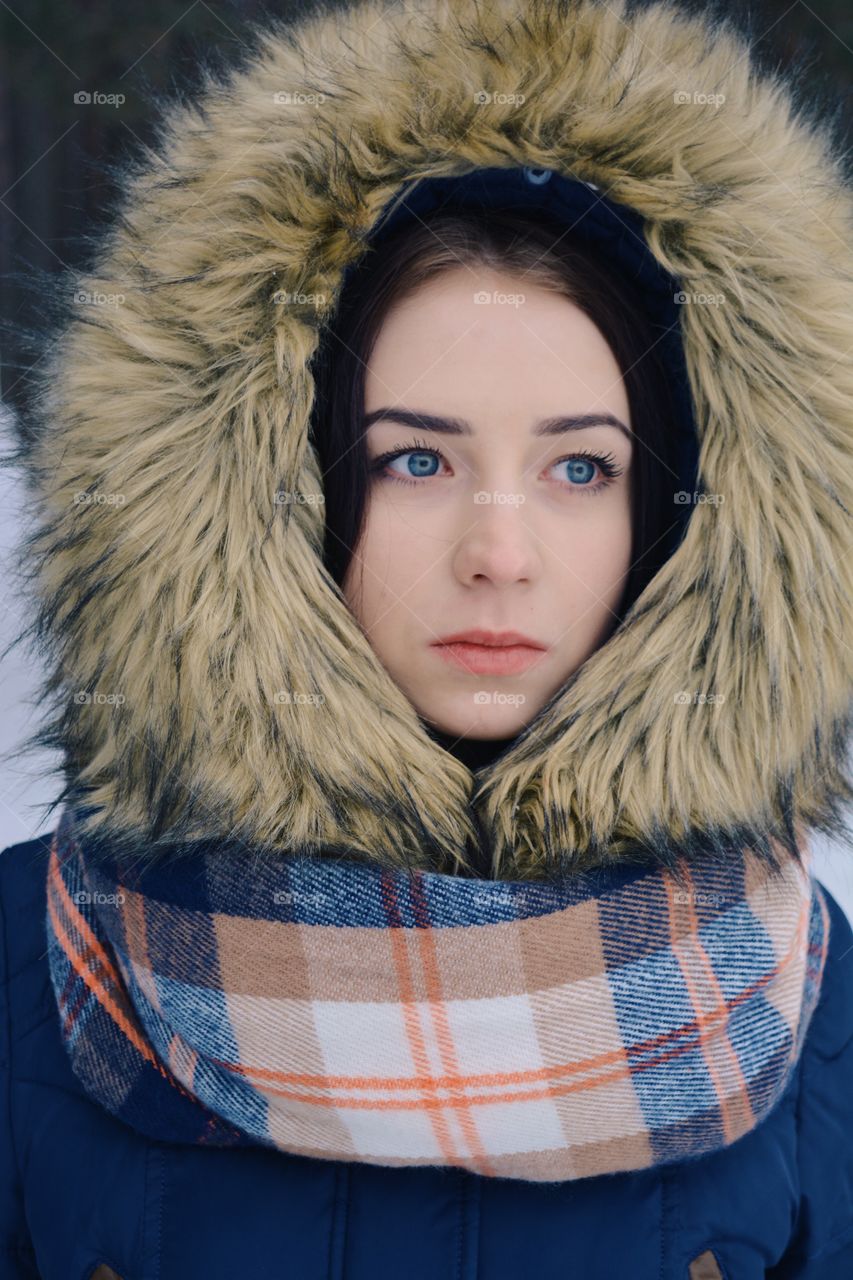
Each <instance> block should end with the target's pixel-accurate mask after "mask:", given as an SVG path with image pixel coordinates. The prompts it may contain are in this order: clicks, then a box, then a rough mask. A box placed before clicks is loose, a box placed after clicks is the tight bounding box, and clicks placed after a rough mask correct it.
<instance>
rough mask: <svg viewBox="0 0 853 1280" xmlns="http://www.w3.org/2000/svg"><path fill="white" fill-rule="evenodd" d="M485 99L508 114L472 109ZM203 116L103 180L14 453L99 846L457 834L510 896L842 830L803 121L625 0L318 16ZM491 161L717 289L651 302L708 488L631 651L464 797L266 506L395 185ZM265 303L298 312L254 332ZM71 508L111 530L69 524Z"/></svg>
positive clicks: (841, 426) (425, 843)
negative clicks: (817, 828) (119, 836)
mask: <svg viewBox="0 0 853 1280" xmlns="http://www.w3.org/2000/svg"><path fill="white" fill-rule="evenodd" d="M481 89H486V90H488V91H491V92H504V93H507V94H518V93H521V94H524V95H525V102H524V104H523V105H522V106H518V105H517V104H512V103H509V104H506V105H501V104H499V103H493V104H490V105H489V106H488V107H483V106H482V105H478V104H476V103H475V100H474V95H475V93H476V92H477V91H478V90H481ZM678 90H685V91H688V92H691V93H692V92H693V91H697V92H700V93H701V92H706V93H724V94H725V95H726V97H725V102H724V104H723V105H721V106H719V107H718V108H717V109H716V110H715V109H714V108H713V107H709V106H705V105H699V104H694V103H691V104H686V105H685V104H681V103H675V102H674V93H675V92H676V91H678ZM282 91H289V92H291V93H295V92H303V93H309V94H310V93H323V94H326V95H327V96H326V98H325V101H320V102H319V103H317V104H311V103H308V104H305V105H301V106H297V105H289V106H288V105H279V104H277V103H276V102H275V101H274V94H275V93H277V92H282ZM202 107H203V114H202V111H201V110H200V109H199V108H197V107H196V106H194V105H192V104H189V105H186V104H174V105H172V106H171V107H170V108H169V110H168V113H167V116H166V119H165V121H164V125H163V133H162V140H161V142H160V144H159V146H158V148H157V152H156V155H155V154H148V155H147V156H146V157H145V159H144V162H143V163H140V165H139V166H138V167H137V170H136V171H135V172H134V173H132V174H131V173H128V175H127V177H126V180H125V188H124V199H123V205H122V219H121V220H120V221H118V222H117V223H116V225H115V228H114V230H113V231H112V232H111V234H110V235H109V237H108V238H106V239H105V241H104V242H103V244H102V247H101V249H100V251H99V253H98V256H97V260H96V264H95V270H93V271H92V272H90V273H89V274H87V275H86V276H85V277H84V278H83V279H81V280H79V281H77V283H76V287H78V288H82V289H89V290H95V289H99V290H102V291H104V292H108V293H120V294H123V295H124V299H125V300H124V302H123V304H122V305H118V306H89V307H75V308H73V313H74V314H73V317H72V319H71V320H70V322H69V324H68V326H67V328H66V329H65V331H64V333H63V334H62V337H61V341H59V342H58V343H57V344H56V347H55V350H54V351H52V352H51V353H50V356H49V358H48V360H47V362H46V375H45V378H44V384H43V391H42V400H43V403H42V406H41V413H42V416H43V428H42V430H41V431H40V433H39V435H38V438H37V440H36V442H35V443H34V444H32V445H31V446H29V447H28V449H27V459H26V466H27V471H28V474H29V476H30V479H31V483H32V486H33V492H34V494H35V495H36V496H37V499H38V517H37V519H38V529H37V532H36V536H35V537H34V539H33V542H32V546H31V547H30V548H29V550H28V552H27V554H28V555H29V557H30V560H31V563H32V564H33V565H35V566H36V578H37V584H38V587H37V590H38V598H39V606H40V609H41V617H40V624H39V629H40V632H41V635H42V638H43V640H44V641H45V643H46V644H47V646H48V648H49V651H50V653H51V657H52V664H53V666H52V670H53V678H54V686H53V687H54V688H55V689H56V691H57V692H56V694H55V695H54V697H55V700H56V710H55V733H56V738H57V741H61V742H62V743H63V744H64V746H65V748H66V750H67V752H68V757H69V762H70V763H69V779H70V781H71V782H72V784H73V783H74V782H75V781H77V782H81V783H83V784H85V785H87V786H89V787H91V788H92V791H91V792H90V794H89V796H88V800H89V802H90V803H93V804H96V805H99V806H102V807H103V808H102V811H101V813H100V814H99V815H98V816H97V821H96V822H95V823H93V828H94V827H97V826H99V825H100V824H102V823H103V824H105V828H104V829H107V830H109V831H111V832H112V831H115V832H129V831H133V832H135V833H137V835H138V837H139V841H140V845H139V847H140V849H142V850H145V849H148V850H153V849H154V848H156V847H159V845H160V844H162V843H163V842H164V841H165V840H167V839H181V840H184V839H190V838H193V837H196V836H199V837H209V838H213V839H221V838H223V837H226V836H231V837H233V839H234V840H235V841H237V842H242V843H243V844H245V845H246V846H249V845H254V844H258V843H260V844H264V845H268V846H273V847H275V848H279V849H281V850H293V849H297V848H300V847H302V846H306V845H307V846H310V847H311V848H317V847H319V846H320V845H323V846H331V847H333V848H334V849H336V850H338V851H344V850H346V851H349V852H350V853H354V854H357V855H359V856H366V857H370V858H376V859H381V860H387V861H388V862H389V863H401V864H414V865H420V866H431V867H433V868H436V869H442V870H449V869H455V868H460V867H462V866H463V862H462V859H463V853H464V850H465V845H466V840H467V839H468V837H470V836H473V834H474V833H475V826H476V822H477V821H479V823H480V824H482V828H481V830H482V834H483V836H484V839H485V843H486V846H487V847H488V848H489V849H490V850H491V852H492V853H493V856H494V862H493V871H494V873H495V874H503V875H505V876H510V877H515V878H525V877H529V876H537V875H541V874H544V873H545V871H546V870H547V868H549V867H551V866H553V865H554V864H555V860H556V859H558V858H559V857H560V856H562V857H563V858H564V859H568V862H569V864H570V865H571V866H573V867H578V868H583V867H587V866H590V865H592V864H594V863H597V862H601V861H604V860H607V859H610V858H613V857H621V856H632V854H631V851H632V850H637V849H641V850H642V849H644V850H654V849H655V848H657V847H659V844H660V842H661V841H663V842H664V844H666V842H667V841H669V842H670V844H675V845H676V846H677V845H678V844H679V842H681V843H682V846H683V847H687V846H688V845H690V847H693V844H694V843H695V842H696V841H699V843H701V840H702V839H703V838H706V837H707V839H708V840H710V841H711V842H712V844H713V841H714V840H715V838H716V835H717V834H721V835H725V834H726V833H732V832H733V833H745V834H746V835H747V836H750V837H751V838H754V839H755V840H757V841H759V842H760V841H761V839H762V837H763V836H764V835H766V834H767V833H781V834H783V835H784V833H785V832H790V830H791V825H792V823H793V822H804V823H806V824H824V825H825V826H827V827H828V828H829V827H831V828H832V829H837V827H838V812H839V805H840V804H841V803H842V802H845V801H847V800H848V799H849V797H850V783H849V777H848V775H847V774H846V772H845V764H844V744H845V742H846V739H847V733H848V729H849V713H850V705H851V688H853V681H852V680H851V676H853V649H851V626H850V622H851V605H850V601H851V585H853V581H852V580H853V557H851V519H850V513H851V510H853V462H852V461H851V459H853V452H852V450H853V426H851V423H853V363H851V347H853V341H851V339H853V308H851V302H853V288H851V284H853V247H852V246H853V217H852V216H851V213H853V205H852V204H851V192H850V189H849V187H847V186H845V182H844V178H843V174H842V168H841V162H840V160H839V159H838V156H837V154H836V153H835V151H834V143H833V142H832V140H831V137H830V133H829V129H828V127H827V126H825V125H824V124H822V123H821V122H820V121H818V120H816V119H814V118H810V119H807V118H805V117H798V115H797V114H796V111H795V109H794V107H793V105H792V102H791V100H790V96H789V92H788V89H787V87H786V85H785V84H784V82H783V81H781V80H778V79H774V78H771V77H769V76H761V75H759V74H758V73H757V71H756V70H755V68H754V67H752V66H751V63H750V57H749V53H748V48H747V45H746V43H745V41H744V40H743V38H742V37H739V36H737V35H736V34H735V33H734V32H733V31H732V30H730V29H729V28H728V27H714V26H713V25H712V24H711V22H710V20H709V19H704V18H700V17H687V16H685V15H684V14H683V13H680V12H679V10H678V9H676V8H675V7H673V6H671V5H669V4H666V3H663V4H655V5H653V6H652V7H650V8H648V9H647V10H646V11H644V12H640V13H637V14H636V15H634V16H627V14H626V11H625V9H624V8H623V5H622V4H621V2H620V0H608V3H607V5H606V6H605V5H602V4H598V3H594V2H589V0H576V2H575V0H572V2H571V3H566V4H559V3H557V4H555V3H552V2H550V0H549V2H548V3H539V2H537V3H533V4H529V5H524V4H521V5H520V4H519V3H518V0H489V2H488V3H479V4H478V3H475V2H474V0H442V2H441V3H434V2H433V0H430V2H429V3H427V2H421V0H405V3H402V4H395V5H393V6H390V7H389V6H385V5H382V4H379V3H375V2H370V0H369V2H367V3H362V4H359V5H357V7H354V8H353V9H352V10H350V11H348V12H347V13H345V14H341V13H329V14H323V13H318V14H316V15H314V16H313V17H310V18H308V19H304V20H303V21H302V22H301V23H300V24H299V25H297V26H296V27H295V28H287V27H284V26H282V27H281V28H280V29H275V30H272V31H267V32H261V33H259V45H258V49H257V51H256V52H255V53H254V54H253V56H252V57H251V58H250V59H249V61H248V63H247V64H246V65H245V66H244V67H243V68H241V69H240V70H238V71H236V72H234V73H232V76H231V78H230V80H229V82H228V83H227V86H224V85H222V84H218V83H217V82H215V81H214V79H213V78H212V77H208V82H207V84H206V86H205V91H204V96H203V100H202ZM522 164H530V165H534V166H545V167H550V168H557V169H561V170H562V171H564V172H566V173H570V174H573V175H576V176H577V177H580V178H583V179H585V180H587V181H592V182H595V183H597V184H598V185H599V186H600V188H601V189H602V191H603V192H604V193H606V194H607V195H609V196H611V197H612V198H613V199H615V200H617V201H621V202H624V203H626V204H629V205H633V206H634V207H635V208H636V209H637V210H638V211H639V212H640V213H641V214H642V215H643V216H644V217H645V218H646V219H647V223H648V240H649V243H650V245H651V247H652V249H653V251H654V253H655V254H656V256H657V257H658V259H659V260H660V262H661V263H662V264H663V265H664V266H665V267H667V268H668V269H669V270H670V271H672V272H673V273H674V274H676V275H679V276H680V277H681V279H682V282H683V286H684V288H685V289H686V290H691V291H696V292H702V293H719V292H721V293H723V294H724V295H725V297H726V301H725V303H724V304H722V305H720V306H716V307H715V306H708V305H685V306H683V307H682V308H681V316H682V324H683V337H684V342H685V350H686V356H687V363H688V368H689V373H690V379H691V386H692V390H693V394H694V397H695V404H696V417H697V421H698V423H699V428H700V432H701V457H700V466H701V472H702V478H703V480H704V486H705V489H706V490H707V491H708V492H709V493H712V494H721V495H723V502H722V504H721V505H720V506H716V505H711V504H697V505H696V507H695V509H694V511H693V514H692V517H691V522H690V526H689V529H688V532H687V536H686V539H685V541H684V542H683V543H682V545H681V546H680V547H679V549H678V551H677V552H676V554H675V555H674V556H673V557H672V559H671V560H670V561H669V562H668V563H667V564H666V566H665V567H664V568H663V569H662V570H661V572H660V573H659V574H658V575H657V577H656V578H655V580H654V581H653V582H652V583H651V584H650V586H649V587H648V588H647V589H646V591H645V592H644V594H643V596H642V597H641V598H640V600H639V601H638V602H637V604H636V605H635V608H634V609H633V610H632V613H631V615H630V616H629V618H628V620H627V622H626V623H625V624H624V625H623V626H622V627H621V628H620V630H619V631H618V632H617V633H616V634H614V635H613V637H612V638H611V639H610V641H609V642H608V643H607V644H605V645H604V646H603V647H602V648H601V649H599V650H598V651H597V652H596V653H595V654H594V655H593V656H592V657H591V658H590V659H589V661H587V662H586V663H585V664H584V666H583V667H582V668H581V670H580V671H579V672H578V673H577V676H576V678H574V679H573V680H572V681H570V682H569V684H568V685H567V687H566V688H565V690H564V691H563V692H562V693H561V695H560V696H559V697H558V698H557V699H555V700H554V702H553V705H551V706H550V708H548V709H546V711H545V712H544V713H543V714H542V715H541V716H540V717H539V718H538V719H537V721H536V723H535V724H534V725H533V727H532V729H531V731H530V732H529V733H528V734H527V735H526V736H525V738H524V739H523V740H522V741H520V742H519V743H517V744H516V746H515V748H514V749H512V750H511V751H510V752H509V753H508V754H507V755H506V756H505V758H504V759H503V760H501V761H500V762H498V764H497V765H496V766H495V767H493V768H492V769H491V770H487V771H486V773H485V775H484V776H483V777H481V778H480V779H479V782H480V787H479V791H478V793H477V795H476V796H475V797H474V798H473V800H472V799H471V787H472V777H471V774H470V773H469V772H468V770H467V769H466V768H465V767H464V766H463V765H462V764H461V763H459V762H458V761H457V760H455V759H454V758H453V757H451V756H450V755H448V754H447V753H445V752H444V751H442V750H441V748H440V747H439V746H437V745H436V744H434V743H433V742H432V741H431V739H430V738H429V737H428V736H427V735H426V733H425V732H424V730H423V728H422V726H421V724H420V722H419V720H418V717H417V715H416V712H415V710H414V708H413V707H412V706H411V704H410V703H409V702H408V700H407V698H406V697H405V696H404V694H403V693H402V692H401V690H400V689H398V688H397V687H396V685H395V684H394V682H393V681H392V679H391V678H390V676H389V675H388V673H387V672H386V671H385V669H384V668H383V667H382V665H381V664H380V662H379V661H378V659H377V657H376V656H375V654H374V653H373V651H372V649H371V647H370V644H369V642H368V640H367V638H366V637H365V636H364V635H363V634H362V632H361V630H360V629H359V627H358V626H357V624H356V622H355V620H354V619H353V617H352V616H351V615H350V613H349V611H348V610H347V608H346V606H345V604H344V602H343V600H342V598H341V597H340V595H339V593H338V592H337V590H336V589H335V587H334V584H333V583H332V582H331V580H330V579H329V577H328V575H327V574H326V573H325V572H324V570H323V569H322V566H321V563H320V558H319V554H320V547H321V539H322V523H323V511H322V505H321V504H319V503H315V504H309V503H304V504H294V505H291V506H290V507H286V506H281V505H276V502H275V494H276V492H277V491H278V490H281V489H293V490H300V491H303V492H304V493H307V494H317V493H319V492H320V487H321V486H320V477H319V471H318V467H317V463H316V460H315V458H314V456H313V454H312V452H311V450H310V449H309V447H308V445H307V428H308V422H309V416H310V412H311V407H312V382H311V379H310V377H309V375H308V373H307V371H306V363H307V361H308V360H309V359H310V357H311V354H312V352H313V351H314V350H315V347H316V344H317V342H318V338H319V334H320V329H321V326H322V324H323V322H324V321H326V320H328V318H329V316H330V315H331V314H332V312H333V309H334V303H335V296H336V289H337V287H338V285H339V281H340V277H341V272H342V270H343V268H344V267H345V265H347V264H348V263H350V262H352V261H354V260H355V259H356V258H357V257H358V256H359V254H360V252H361V251H362V243H361V241H360V237H361V236H363V235H364V233H365V232H366V231H367V229H368V228H369V227H370V226H371V223H372V221H373V220H374V219H375V218H376V217H377V215H378V213H379V211H380V209H381V208H382V206H383V205H384V204H385V203H386V202H387V201H389V200H390V199H391V198H392V197H393V196H394V195H395V194H396V193H398V192H399V190H400V188H401V186H402V184H403V183H404V182H406V181H408V180H410V179H412V178H414V177H417V176H427V175H432V174H449V173H455V172H460V171H463V170H466V169H468V168H471V167H474V166H481V165H522ZM280 289H286V290H290V291H301V292H304V293H321V294H325V295H326V300H325V303H321V304H319V305H318V306H316V307H315V306H314V305H312V304H311V303H306V304H303V305H301V306H279V305H275V304H274V303H273V301H272V295H273V293H274V292H275V291H276V290H280ZM84 489H89V490H92V491H94V492H98V493H101V494H103V493H106V494H122V495H124V502H123V505H118V504H115V505H108V504H107V503H103V502H101V503H99V504H98V505H91V506H89V507H84V506H81V505H80V504H75V502H74V501H73V495H74V494H75V493H76V492H78V491H80V490H84ZM288 516H289V519H288ZM281 690H290V691H293V692H295V693H296V694H297V695H306V694H321V695H322V696H323V698H324V701H323V702H322V703H320V704H319V705H316V704H310V703H309V704H304V703H299V704H296V705H294V704H290V705H288V704H286V703H282V702H277V701H276V700H275V698H276V694H277V692H279V691H281ZM77 691H89V692H90V693H91V692H94V691H100V693H102V694H103V693H106V694H115V693H120V694H122V695H123V696H124V697H125V698H126V701H125V702H124V703H123V704H122V705H120V706H118V707H116V706H114V705H111V704H103V703H97V704H96V703H95V702H89V703H84V704H82V705H78V704H75V703H74V694H75V692H77ZM680 691H687V692H690V693H691V694H692V693H693V692H698V693H700V694H715V695H719V694H722V695H724V699H725V701H724V702H723V703H722V705H720V706H709V705H708V704H702V703H698V704H697V703H690V704H687V705H684V704H681V703H678V702H676V701H675V696H676V694H677V693H679V692H680ZM155 842H159V843H155ZM691 842H693V843H691ZM237 847H239V845H238V846H237ZM696 847H698V845H697V846H696Z"/></svg>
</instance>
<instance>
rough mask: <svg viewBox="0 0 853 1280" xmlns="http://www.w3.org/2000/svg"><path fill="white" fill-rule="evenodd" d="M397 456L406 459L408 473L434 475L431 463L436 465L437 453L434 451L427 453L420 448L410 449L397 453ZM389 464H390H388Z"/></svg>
mask: <svg viewBox="0 0 853 1280" xmlns="http://www.w3.org/2000/svg"><path fill="white" fill-rule="evenodd" d="M397 456H398V457H399V458H405V459H406V464H405V465H406V466H407V468H408V471H409V475H412V476H434V475H435V471H434V470H432V469H431V468H432V466H433V464H434V465H435V466H436V467H437V466H438V455H437V454H435V453H427V452H425V451H423V450H421V449H410V450H409V451H408V452H407V453H401V454H398V455H397ZM395 460H396V459H395ZM389 465H390V464H389Z"/></svg>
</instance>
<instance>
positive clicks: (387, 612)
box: [343, 499, 437, 633]
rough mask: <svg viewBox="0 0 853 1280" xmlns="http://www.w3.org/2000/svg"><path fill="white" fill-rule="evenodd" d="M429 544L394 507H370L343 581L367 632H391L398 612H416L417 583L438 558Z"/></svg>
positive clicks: (385, 504)
mask: <svg viewBox="0 0 853 1280" xmlns="http://www.w3.org/2000/svg"><path fill="white" fill-rule="evenodd" d="M431 545H432V544H431V543H430V540H429V539H427V538H425V537H424V535H423V531H422V530H421V529H419V528H418V527H417V525H416V524H415V522H414V521H413V520H411V519H407V518H406V514H405V512H403V511H400V510H399V509H397V508H395V506H394V504H393V503H389V502H386V501H383V500H382V499H378V500H374V501H373V502H371V504H370V507H369V509H368V514H367V517H366V519H365V524H364V530H363V533H362V537H361V541H360V543H359V545H358V548H357V554H356V555H354V556H353V557H352V559H351V561H350V565H349V569H348V571H347V574H346V577H345V579H344V584H343V587H344V595H345V597H346V600H347V603H348V605H349V607H350V609H351V610H352V612H353V613H354V614H355V616H356V617H357V618H358V619H359V621H360V622H361V624H362V625H363V626H365V627H371V628H374V630H375V632H376V633H378V632H380V631H382V630H383V628H385V629H387V628H388V626H389V625H390V624H389V620H390V619H391V618H392V617H393V616H394V615H395V614H396V612H397V611H398V610H405V609H406V608H407V607H408V608H409V609H411V607H412V599H411V594H412V592H411V589H412V583H413V582H417V581H419V580H421V577H422V575H426V570H427V569H428V566H429V563H430V562H431V561H434V560H435V559H436V554H437V553H436V552H435V551H434V550H433V551H432V552H431V550H430V548H431Z"/></svg>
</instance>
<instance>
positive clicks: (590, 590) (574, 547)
mask: <svg viewBox="0 0 853 1280" xmlns="http://www.w3.org/2000/svg"><path fill="white" fill-rule="evenodd" d="M578 501H579V503H585V502H589V503H590V505H591V504H593V503H595V502H596V501H598V499H596V498H580V499H578ZM583 514H584V513H581V515H583ZM592 517H594V518H592ZM592 517H587V518H583V519H579V520H578V521H577V522H576V523H574V524H573V525H572V526H571V528H569V529H568V530H567V529H566V528H565V526H564V528H563V530H562V532H563V536H564V541H563V546H564V547H568V554H562V555H561V557H560V558H561V561H562V564H563V566H564V567H565V572H564V577H565V579H566V586H567V589H568V591H569V593H570V594H571V595H573V596H574V597H575V598H577V597H578V595H587V596H589V597H590V599H591V600H595V599H603V600H609V598H610V597H611V595H613V594H614V593H615V592H617V591H618V590H619V589H620V585H621V584H622V583H623V581H624V579H625V577H626V575H627V573H628V571H629V569H630V567H631V561H632V552H633V548H632V530H631V517H630V511H629V509H628V505H627V503H626V504H625V506H624V507H620V508H619V510H618V511H614V509H613V508H612V507H611V508H610V509H609V510H607V511H602V512H600V513H592Z"/></svg>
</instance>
